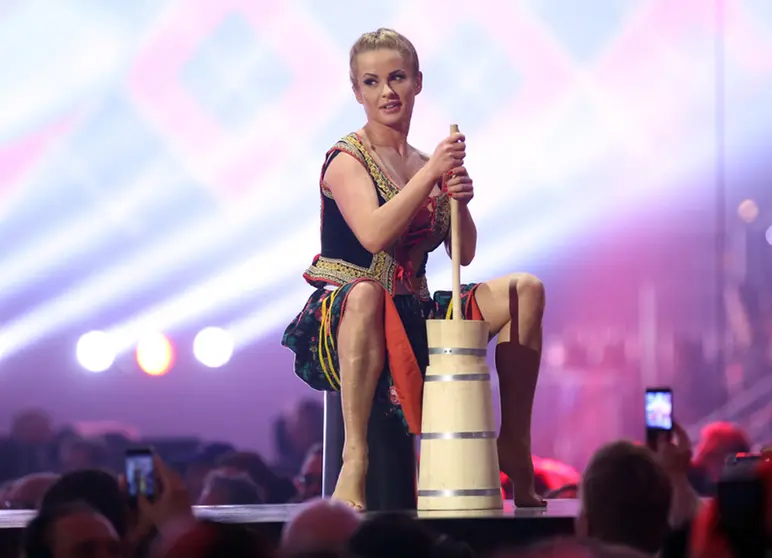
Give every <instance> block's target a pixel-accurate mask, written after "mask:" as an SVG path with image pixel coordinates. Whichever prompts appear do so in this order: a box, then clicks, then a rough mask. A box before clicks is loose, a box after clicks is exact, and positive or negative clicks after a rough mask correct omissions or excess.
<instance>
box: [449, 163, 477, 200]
mask: <svg viewBox="0 0 772 558" xmlns="http://www.w3.org/2000/svg"><path fill="white" fill-rule="evenodd" d="M445 191H446V192H447V193H448V195H449V196H450V197H452V198H453V199H454V200H458V202H459V203H462V204H464V205H466V204H468V203H469V202H470V201H471V200H472V198H473V197H474V184H473V183H472V179H471V178H470V177H469V173H468V172H467V170H466V169H465V168H464V167H456V168H455V169H453V170H452V171H450V172H449V173H448V174H447V176H446V177H445Z"/></svg>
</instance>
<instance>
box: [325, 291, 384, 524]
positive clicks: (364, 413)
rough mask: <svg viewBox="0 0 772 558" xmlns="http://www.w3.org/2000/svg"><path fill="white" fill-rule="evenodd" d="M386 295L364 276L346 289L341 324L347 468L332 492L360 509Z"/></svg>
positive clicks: (380, 362) (381, 351) (381, 356)
mask: <svg viewBox="0 0 772 558" xmlns="http://www.w3.org/2000/svg"><path fill="white" fill-rule="evenodd" d="M384 296H385V292H384V290H383V288H382V287H381V286H380V285H377V284H376V283H373V282H370V281H363V282H361V283H357V284H356V285H354V287H352V289H351V290H350V291H349V293H348V298H347V299H346V307H345V310H344V312H343V316H342V319H341V322H340V326H339V327H338V339H337V343H338V344H337V349H338V363H339V367H340V381H341V389H340V394H341V405H342V408H343V425H344V428H345V434H346V439H345V442H344V445H343V468H342V469H341V471H340V475H339V476H338V482H337V484H336V485H335V492H333V494H332V497H333V498H334V499H336V500H341V501H343V502H346V503H348V504H349V505H351V506H353V507H356V508H360V509H364V506H365V476H366V475H367V465H368V451H367V423H368V421H369V420H370V412H371V411H372V407H373V398H374V396H375V388H376V386H377V384H378V379H379V377H380V375H381V372H382V371H383V364H384V358H385V352H386V349H385V336H384V331H383V304H384Z"/></svg>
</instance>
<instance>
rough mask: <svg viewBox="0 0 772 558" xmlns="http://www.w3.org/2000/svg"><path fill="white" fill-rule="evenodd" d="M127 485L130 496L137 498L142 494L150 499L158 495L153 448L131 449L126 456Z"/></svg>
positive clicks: (133, 498)
mask: <svg viewBox="0 0 772 558" xmlns="http://www.w3.org/2000/svg"><path fill="white" fill-rule="evenodd" d="M125 472H126V487H127V489H128V492H129V498H131V499H132V500H136V499H137V497H138V496H140V495H142V496H144V497H145V498H147V499H148V500H151V501H152V500H153V499H154V498H155V496H156V482H155V468H154V467H153V450H151V449H150V448H138V449H129V450H127V451H126V456H125Z"/></svg>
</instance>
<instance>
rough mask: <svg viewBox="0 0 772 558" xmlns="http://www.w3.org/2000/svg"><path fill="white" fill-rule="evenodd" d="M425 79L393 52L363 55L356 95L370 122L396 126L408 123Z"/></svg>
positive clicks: (360, 57)
mask: <svg viewBox="0 0 772 558" xmlns="http://www.w3.org/2000/svg"><path fill="white" fill-rule="evenodd" d="M422 81H423V76H422V75H421V73H420V72H419V73H418V74H417V75H416V74H415V72H414V70H413V67H412V65H411V64H410V62H409V61H408V60H405V58H403V57H402V55H401V54H400V53H399V52H398V51H396V50H391V49H379V50H371V51H368V52H363V53H362V54H359V55H358V56H357V58H356V84H355V85H354V94H355V95H356V98H357V101H359V103H360V104H361V105H362V106H363V107H364V109H365V114H367V120H368V122H377V123H379V124H383V125H384V126H389V127H396V126H399V125H401V124H408V123H409V122H410V117H411V116H412V114H413V105H414V102H415V96H416V95H418V94H419V93H420V92H421V85H422Z"/></svg>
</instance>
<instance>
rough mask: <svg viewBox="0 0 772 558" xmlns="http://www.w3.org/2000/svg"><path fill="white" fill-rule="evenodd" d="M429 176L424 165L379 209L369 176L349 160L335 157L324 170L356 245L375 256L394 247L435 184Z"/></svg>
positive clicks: (355, 162) (359, 166)
mask: <svg viewBox="0 0 772 558" xmlns="http://www.w3.org/2000/svg"><path fill="white" fill-rule="evenodd" d="M430 174H431V173H429V172H428V171H427V167H426V166H424V167H423V168H422V169H421V170H420V171H418V173H416V175H415V176H414V177H413V179H412V180H411V181H410V182H408V183H407V184H406V185H405V187H404V188H402V190H401V191H400V192H399V193H398V194H397V195H396V196H394V197H393V198H392V199H390V200H389V201H387V202H386V203H385V204H383V205H381V206H379V205H378V195H377V194H376V191H375V188H374V187H373V181H372V179H371V178H370V175H369V174H368V172H367V171H366V170H365V169H364V167H363V166H362V165H361V164H360V163H359V162H358V161H357V160H355V159H354V158H353V157H342V156H338V157H336V158H335V159H334V160H333V161H332V163H330V166H329V168H328V169H327V173H326V175H325V180H324V182H325V184H326V185H327V187H328V188H329V189H330V191H331V192H332V196H333V198H335V202H336V203H337V204H338V208H339V209H340V212H341V214H342V215H343V218H344V219H345V220H346V223H347V224H348V226H349V227H350V228H351V230H352V232H353V233H354V235H355V236H356V237H357V240H359V243H360V244H361V245H362V246H364V247H365V249H367V250H368V251H369V252H371V253H373V254H377V253H378V252H380V251H382V250H385V249H386V248H388V247H389V246H391V245H392V244H394V242H395V241H396V240H397V239H398V238H399V237H400V236H401V235H402V233H404V232H405V230H407V228H408V227H409V226H410V223H411V221H412V220H413V217H415V214H416V213H417V212H418V210H419V209H420V208H421V206H422V205H423V204H424V203H426V198H427V197H429V194H430V193H431V191H432V187H433V186H434V182H435V179H433V178H432V177H431V176H430Z"/></svg>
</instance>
